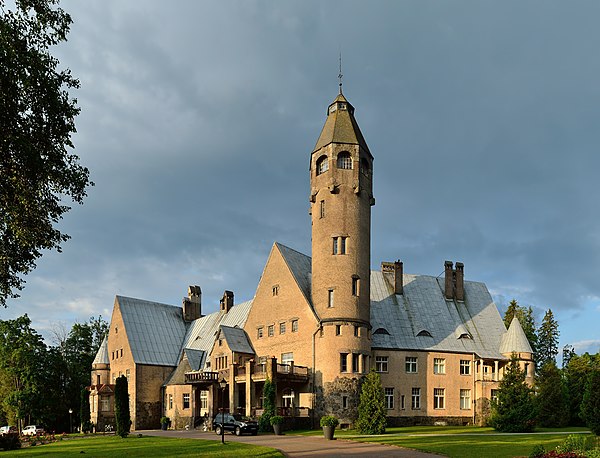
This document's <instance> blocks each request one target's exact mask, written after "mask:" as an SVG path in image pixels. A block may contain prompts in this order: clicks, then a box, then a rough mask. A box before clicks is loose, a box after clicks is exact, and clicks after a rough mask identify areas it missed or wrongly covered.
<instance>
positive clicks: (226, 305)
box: [221, 290, 233, 313]
mask: <svg viewBox="0 0 600 458" xmlns="http://www.w3.org/2000/svg"><path fill="white" fill-rule="evenodd" d="M231 307H233V291H227V290H225V292H224V293H223V297H222V298H221V310H224V311H225V313H227V312H229V310H231Z"/></svg>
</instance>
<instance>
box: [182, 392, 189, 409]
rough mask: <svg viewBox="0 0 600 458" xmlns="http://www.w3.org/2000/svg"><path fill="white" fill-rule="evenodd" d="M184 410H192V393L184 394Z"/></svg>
mask: <svg viewBox="0 0 600 458" xmlns="http://www.w3.org/2000/svg"><path fill="white" fill-rule="evenodd" d="M183 408H184V409H189V408H190V393H183Z"/></svg>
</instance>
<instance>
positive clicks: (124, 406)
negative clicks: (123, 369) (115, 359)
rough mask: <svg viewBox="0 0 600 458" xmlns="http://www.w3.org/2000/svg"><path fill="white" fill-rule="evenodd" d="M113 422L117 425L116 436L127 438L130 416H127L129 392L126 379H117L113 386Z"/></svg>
mask: <svg viewBox="0 0 600 458" xmlns="http://www.w3.org/2000/svg"><path fill="white" fill-rule="evenodd" d="M115 422H116V424H117V435H118V436H121V437H127V435H128V434H129V431H130V430H131V416H130V415H129V390H128V388H127V377H125V376H124V375H121V376H120V377H117V382H116V385H115Z"/></svg>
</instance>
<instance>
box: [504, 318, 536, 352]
mask: <svg viewBox="0 0 600 458" xmlns="http://www.w3.org/2000/svg"><path fill="white" fill-rule="evenodd" d="M513 352H515V353H533V350H532V349H531V345H530V344H529V339H527V336H526V335H525V331H523V328H522V327H521V323H520V322H519V319H518V318H517V317H514V318H513V320H512V322H511V323H510V326H509V327H508V332H507V333H506V334H504V336H503V338H502V344H501V345H500V353H502V354H510V353H513Z"/></svg>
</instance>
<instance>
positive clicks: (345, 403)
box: [342, 396, 348, 409]
mask: <svg viewBox="0 0 600 458" xmlns="http://www.w3.org/2000/svg"><path fill="white" fill-rule="evenodd" d="M347 408H348V396H342V409H347Z"/></svg>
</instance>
